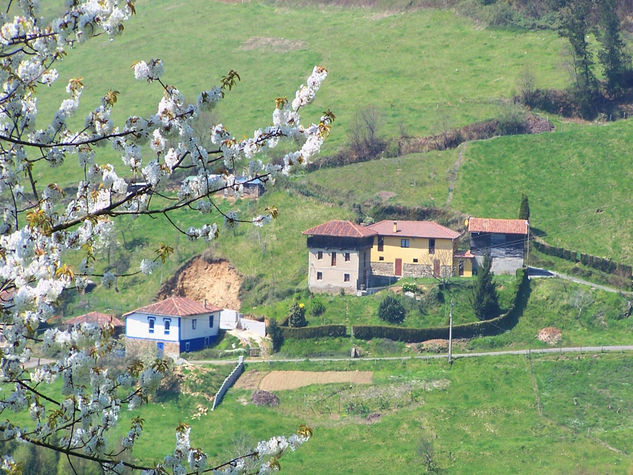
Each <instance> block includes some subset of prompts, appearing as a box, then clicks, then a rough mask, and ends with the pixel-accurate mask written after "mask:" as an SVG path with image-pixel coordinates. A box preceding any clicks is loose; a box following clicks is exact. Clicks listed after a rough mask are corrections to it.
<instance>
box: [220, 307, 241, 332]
mask: <svg viewBox="0 0 633 475" xmlns="http://www.w3.org/2000/svg"><path fill="white" fill-rule="evenodd" d="M239 317H240V314H239V313H238V311H237V310H230V309H228V308H225V309H223V310H221V311H220V330H234V329H235V327H236V326H237V322H238V319H239Z"/></svg>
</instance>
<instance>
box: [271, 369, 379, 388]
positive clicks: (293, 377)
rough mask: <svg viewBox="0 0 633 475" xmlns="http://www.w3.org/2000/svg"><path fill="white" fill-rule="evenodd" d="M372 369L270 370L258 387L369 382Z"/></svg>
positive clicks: (298, 386)
mask: <svg viewBox="0 0 633 475" xmlns="http://www.w3.org/2000/svg"><path fill="white" fill-rule="evenodd" d="M372 376H373V372H372V371H271V372H270V373H268V374H267V375H266V376H264V378H263V379H262V380H261V381H260V383H259V389H263V390H265V391H280V390H282V389H297V388H300V387H303V386H309V385H310V384H328V383H354V384H371V380H372Z"/></svg>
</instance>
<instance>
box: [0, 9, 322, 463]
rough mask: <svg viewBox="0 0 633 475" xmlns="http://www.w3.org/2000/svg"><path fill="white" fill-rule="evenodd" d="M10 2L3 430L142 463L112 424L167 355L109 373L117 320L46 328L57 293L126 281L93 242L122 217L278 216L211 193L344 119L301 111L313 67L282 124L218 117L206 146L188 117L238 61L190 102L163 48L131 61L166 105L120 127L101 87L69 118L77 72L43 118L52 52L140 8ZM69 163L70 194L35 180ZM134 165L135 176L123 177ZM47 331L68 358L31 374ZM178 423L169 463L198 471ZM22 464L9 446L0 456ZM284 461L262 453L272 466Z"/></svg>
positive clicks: (288, 168)
mask: <svg viewBox="0 0 633 475" xmlns="http://www.w3.org/2000/svg"><path fill="white" fill-rule="evenodd" d="M8 3H9V7H10V8H0V11H3V12H5V13H0V25H1V26H0V84H1V88H0V328H1V332H2V337H3V339H4V341H5V342H6V344H5V345H4V346H3V348H2V359H1V361H0V378H1V379H2V382H3V383H5V384H8V383H10V384H12V385H13V386H14V389H13V390H12V391H6V390H5V391H3V392H2V393H1V394H2V395H1V396H0V398H1V399H0V413H2V416H3V417H2V419H3V420H5V422H3V423H0V434H1V435H0V439H2V440H11V439H17V440H21V441H27V442H36V443H46V444H53V445H55V444H57V447H58V448H60V449H64V448H65V450H66V451H70V452H71V453H83V454H87V455H88V456H90V457H92V458H93V460H95V461H97V462H98V463H101V465H102V467H103V468H104V469H106V470H108V471H111V472H114V473H120V472H121V471H122V470H123V469H124V467H127V468H138V467H135V466H132V465H130V463H129V462H124V461H121V453H118V454H115V453H113V452H110V451H109V449H108V444H107V442H106V441H107V440H108V439H107V437H106V434H107V432H108V430H109V429H111V428H112V427H113V426H114V425H115V424H116V422H117V419H118V416H119V412H120V410H121V408H122V407H124V406H128V407H130V408H133V407H135V406H138V405H140V404H142V403H144V402H145V401H146V400H147V397H148V395H149V394H150V393H151V391H152V390H153V389H154V388H155V387H156V386H157V384H158V381H159V379H160V376H161V374H162V373H164V372H165V371H166V367H165V365H164V364H163V363H161V362H156V363H154V364H153V365H149V366H148V365H142V364H140V363H139V364H134V365H133V366H131V367H130V368H128V370H127V371H126V372H125V373H124V374H122V375H120V376H116V377H115V376H114V375H112V374H110V373H109V372H108V371H107V370H106V369H105V368H104V366H103V360H104V357H105V356H106V355H107V354H109V353H111V352H112V350H113V348H114V347H113V345H114V343H113V341H112V339H111V328H108V327H106V328H104V329H99V328H95V327H91V326H89V325H82V326H80V327H76V328H74V329H72V330H71V331H59V330H47V331H46V332H45V333H44V335H43V337H42V336H39V335H40V333H39V332H38V328H39V327H40V325H41V324H42V323H43V322H45V321H46V320H47V319H49V318H50V317H51V316H52V315H53V314H54V304H55V302H56V300H57V299H58V298H59V296H60V295H61V293H62V291H63V290H64V289H65V288H69V287H75V288H78V289H83V288H85V287H86V285H87V283H88V278H90V277H101V283H102V285H104V286H105V287H114V286H116V284H117V279H119V278H120V276H118V275H116V274H115V273H114V272H113V271H111V270H107V269H106V270H105V271H102V273H101V274H98V273H97V269H96V268H97V267H98V265H97V263H96V259H95V252H97V251H98V250H100V249H103V248H105V247H106V246H107V245H108V243H109V242H111V240H112V236H113V229H114V221H115V218H116V217H117V216H121V215H132V216H137V215H140V214H147V215H165V216H167V217H168V213H170V212H171V211H174V210H177V209H181V208H185V207H188V208H192V209H196V210H198V211H199V212H200V213H206V214H208V213H214V212H215V213H221V214H222V216H223V217H224V223H225V226H226V227H233V226H235V225H237V223H239V222H251V223H252V224H253V225H255V226H262V225H264V224H266V223H267V222H269V221H270V220H272V219H273V218H274V216H275V215H276V210H275V211H274V213H273V212H272V211H271V212H270V213H268V214H266V213H265V214H262V215H259V216H256V217H253V218H251V219H240V218H239V217H238V215H237V214H236V213H235V212H233V211H228V212H221V211H220V210H219V208H217V207H216V206H215V205H214V202H213V194H214V193H216V192H218V191H222V190H226V189H230V190H232V191H234V192H236V193H239V192H240V191H241V188H242V187H243V186H244V184H245V183H247V182H249V181H253V180H261V181H265V182H266V181H267V182H270V183H273V182H274V179H275V177H276V176H278V175H279V174H289V173H291V172H293V171H294V170H295V169H296V168H297V167H299V166H301V165H302V164H306V163H308V162H309V161H310V160H311V159H313V158H314V157H315V155H316V154H317V153H318V152H319V150H320V147H321V145H322V144H323V141H324V139H325V138H326V137H327V135H328V134H329V130H330V125H331V122H332V121H333V119H334V116H333V115H332V114H331V113H329V112H328V113H324V115H323V116H322V117H321V119H320V121H319V123H318V124H310V125H306V126H304V125H302V124H301V120H300V114H299V113H300V111H301V109H302V108H303V107H305V106H307V105H308V104H310V103H311V102H312V101H313V99H314V97H315V94H316V93H317V91H318V90H319V88H320V86H321V83H322V82H323V80H324V79H325V78H326V76H327V71H326V70H325V69H324V68H322V67H315V68H314V70H313V71H312V74H311V75H310V76H309V78H308V79H307V81H306V84H305V85H302V86H300V88H299V90H298V91H297V93H296V95H295V98H294V99H293V100H292V101H290V102H289V101H288V100H285V99H283V98H280V99H278V100H277V105H276V108H275V110H274V112H273V116H272V125H270V126H267V127H263V128H260V129H257V130H255V132H254V133H253V135H252V136H251V137H249V138H246V139H242V140H239V139H236V138H235V137H234V136H233V135H232V134H231V133H230V132H229V131H228V130H227V128H226V127H225V126H224V125H222V124H217V125H215V126H214V127H213V128H212V137H211V140H212V143H213V147H212V149H207V148H206V147H205V146H204V142H203V140H201V138H200V137H198V136H197V134H196V132H195V128H194V121H195V120H196V119H197V118H198V117H199V115H200V113H201V112H202V111H207V110H210V109H212V108H213V107H215V106H216V105H217V104H218V102H219V101H221V100H222V99H223V98H224V95H225V92H227V89H230V88H231V87H232V86H233V83H234V81H235V76H236V74H235V72H234V71H231V73H230V74H229V76H227V77H226V78H223V80H222V84H221V85H218V86H214V87H211V88H209V89H208V90H206V91H203V92H201V93H200V94H199V96H198V98H197V100H196V102H195V103H188V102H187V101H186V100H185V98H184V96H183V94H182V93H181V92H180V91H179V90H178V89H177V88H176V87H175V86H172V85H168V84H166V82H165V81H164V80H163V77H164V75H165V67H164V65H163V62H162V61H161V60H160V59H158V58H154V59H151V60H148V61H138V62H137V63H135V64H134V65H133V74H134V76H135V78H136V79H138V80H141V81H144V82H146V83H149V84H150V85H151V87H156V88H158V89H160V90H161V92H162V98H161V99H160V100H159V101H158V104H157V106H156V112H155V113H154V114H151V115H149V116H147V117H139V116H130V117H128V118H127V120H125V121H124V123H123V124H122V125H117V124H115V123H114V121H113V119H112V110H113V108H114V107H115V105H116V102H117V95H118V92H117V91H106V92H105V93H104V96H103V98H102V100H101V101H100V103H99V104H98V105H96V106H95V107H94V108H93V109H92V110H91V111H90V112H89V113H88V114H87V115H86V117H85V119H84V121H83V124H82V125H81V127H80V128H79V130H71V126H70V122H69V120H70V119H71V118H72V117H73V116H74V115H76V114H77V111H78V109H79V103H80V100H81V95H82V92H83V89H84V84H83V82H82V79H81V78H74V79H71V80H70V81H69V82H68V85H67V87H66V93H67V97H66V98H65V99H64V100H62V101H61V104H59V106H58V108H57V111H56V113H55V115H54V117H53V118H52V120H50V122H46V123H41V122H38V106H37V91H38V87H42V86H49V85H51V84H52V83H54V82H55V81H56V80H57V78H58V74H57V71H56V70H55V69H54V68H53V65H54V64H55V63H56V62H57V61H60V60H62V58H63V57H64V56H65V55H66V54H67V53H69V52H70V50H71V49H72V48H73V46H75V45H76V44H77V43H81V42H83V41H86V40H88V39H89V38H91V37H93V36H95V35H99V34H104V33H105V34H106V35H108V36H109V37H110V38H111V39H112V38H114V37H115V36H117V35H118V34H120V33H121V32H122V31H123V25H124V22H125V21H126V20H127V19H128V18H129V17H130V16H131V15H132V14H134V13H135V8H134V0H68V1H66V2H65V5H66V7H65V11H64V12H63V14H62V15H61V16H59V17H58V18H54V19H52V20H50V19H44V18H43V17H41V16H40V13H39V1H38V0H19V1H14V2H8ZM7 12H9V13H7ZM237 78H238V79H239V76H237ZM73 123H76V121H74V122H73ZM280 140H290V141H291V143H299V144H300V146H299V147H298V149H297V150H295V151H293V152H290V153H288V154H286V156H285V157H284V158H283V163H281V164H272V163H269V162H268V161H266V160H264V159H262V158H260V157H261V156H262V155H265V152H266V151H267V150H268V149H271V148H273V147H275V146H277V144H278V143H279V142H280ZM105 146H108V147H112V148H113V149H114V150H115V151H116V152H117V153H118V154H119V155H120V157H121V163H119V164H118V167H121V168H119V169H118V171H117V166H115V165H114V164H105V165H104V164H100V163H98V161H97V160H96V158H97V151H98V149H99V148H101V147H105ZM70 157H72V160H70V161H68V160H67V159H69V158H70ZM66 162H68V163H69V164H73V166H77V167H79V168H78V169H79V170H80V171H81V176H82V179H81V180H80V181H79V182H78V183H77V185H76V187H74V188H73V189H72V190H71V191H69V190H68V189H66V190H62V189H61V187H60V186H58V185H57V184H55V183H43V182H42V183H40V182H39V181H37V180H35V178H34V176H35V175H34V171H33V170H37V169H38V168H39V167H46V166H50V167H58V166H60V165H62V164H64V163H66ZM218 165H221V166H222V167H223V169H224V171H223V173H221V174H216V173H215V170H217V169H218ZM185 169H186V170H188V175H189V176H187V177H186V178H185V179H183V180H181V181H180V183H179V186H178V189H177V191H175V192H174V191H173V190H172V189H171V188H169V189H168V188H167V187H166V182H167V180H168V179H170V178H171V179H173V176H174V174H175V172H177V171H179V170H185ZM130 176H131V177H134V178H132V179H130V178H127V179H126V178H124V177H130ZM178 176H181V175H178ZM237 176H239V177H240V179H239V180H238V179H237V178H236V177H237ZM244 177H245V178H244ZM157 193H159V194H162V195H165V194H169V195H170V196H169V197H170V199H171V200H172V201H171V202H170V204H169V205H164V204H162V205H156V204H154V203H155V202H156V201H157V200H154V201H152V196H154V195H155V194H157ZM162 203H164V201H163V202H162ZM160 206H163V207H160ZM172 224H173V222H172ZM174 225H175V224H174ZM179 230H180V229H179ZM181 231H182V232H183V233H184V234H186V235H187V236H188V237H189V238H190V239H206V240H212V239H215V238H216V237H217V236H218V233H219V230H218V226H217V225H216V224H214V223H209V224H204V225H203V226H201V227H199V228H196V227H191V228H188V229H186V230H181ZM69 252H73V253H75V255H77V254H80V255H81V256H83V259H82V260H81V263H80V264H79V266H78V267H77V268H73V267H72V266H70V265H69V264H68V263H67V256H68V253H69ZM159 261H160V259H159V258H156V259H153V260H152V259H143V260H142V261H141V262H140V263H139V268H138V269H139V270H138V272H139V273H143V274H151V273H152V272H153V271H154V270H155V268H156V266H157V265H159ZM38 339H42V340H43V346H44V348H45V349H50V350H52V349H55V350H56V351H58V352H59V354H61V356H60V357H59V359H58V360H57V361H55V362H54V363H52V364H49V365H43V366H40V367H38V368H37V369H34V370H32V371H27V370H25V369H24V364H25V363H26V362H28V360H29V359H30V357H31V344H32V343H33V342H34V341H37V340H38ZM78 372H82V373H84V374H87V375H88V379H89V384H85V379H84V380H83V381H81V382H80V381H78V380H77V374H78ZM57 378H60V379H61V380H62V382H63V387H62V391H61V394H60V395H58V396H56V397H52V396H46V395H45V394H44V392H42V391H40V388H41V387H42V385H46V384H50V383H52V382H54V381H55V380H56V379H57ZM5 387H6V386H5ZM22 410H28V411H29V414H30V416H31V419H32V420H33V422H34V424H35V426H34V427H33V425H28V426H26V425H25V426H24V427H22V426H19V425H15V424H13V423H11V422H10V413H11V412H12V411H13V412H16V411H22ZM141 433H142V422H141V421H138V420H135V421H134V422H133V423H132V425H131V427H130V430H129V432H128V433H127V434H126V435H125V436H124V437H123V439H122V440H121V447H122V448H123V450H124V451H125V450H130V449H131V447H132V446H133V444H134V442H135V441H136V440H137V438H138V437H140V436H141ZM177 433H178V443H177V448H176V451H175V452H174V454H172V455H169V456H168V457H166V458H165V459H164V460H163V461H162V462H161V467H162V469H166V470H169V471H171V472H173V473H183V470H185V468H184V467H187V470H193V471H198V470H202V469H203V468H204V467H206V466H207V463H208V462H207V457H206V455H205V454H204V453H203V452H202V451H201V450H200V449H192V448H191V447H190V446H189V432H188V429H182V430H181V429H179V430H178V432H177ZM304 439H306V440H307V436H305V435H301V436H293V437H290V438H288V439H285V438H274V439H271V440H270V441H268V442H266V443H262V444H260V446H258V447H257V450H256V453H257V454H258V456H263V455H266V456H267V457H273V458H274V457H277V456H279V455H281V454H282V453H283V452H284V451H286V450H287V449H288V448H290V449H291V450H294V448H295V447H296V446H298V445H299V444H300V443H302V442H304V441H305V440H304ZM13 463H14V462H13V461H12V459H11V458H10V457H5V458H4V459H3V462H2V466H3V467H5V466H6V467H10V466H11V465H12V464H13ZM266 464H268V465H266ZM240 467H241V465H240V462H239V461H236V462H235V463H234V464H231V465H230V466H227V467H224V468H222V470H225V472H226V473H233V472H231V471H238V472H239V471H240V470H242V469H241V468H240ZM266 467H268V468H266ZM274 467H275V464H274V463H272V464H271V463H269V462H266V463H264V465H262V471H264V472H265V471H266V470H270V469H273V468H274ZM150 470H153V469H150ZM161 473H162V472H161Z"/></svg>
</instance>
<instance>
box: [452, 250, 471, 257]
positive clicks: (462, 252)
mask: <svg viewBox="0 0 633 475" xmlns="http://www.w3.org/2000/svg"><path fill="white" fill-rule="evenodd" d="M455 257H463V258H466V259H474V258H475V255H474V254H473V253H472V252H470V249H468V250H467V251H466V252H464V251H457V252H456V253H455Z"/></svg>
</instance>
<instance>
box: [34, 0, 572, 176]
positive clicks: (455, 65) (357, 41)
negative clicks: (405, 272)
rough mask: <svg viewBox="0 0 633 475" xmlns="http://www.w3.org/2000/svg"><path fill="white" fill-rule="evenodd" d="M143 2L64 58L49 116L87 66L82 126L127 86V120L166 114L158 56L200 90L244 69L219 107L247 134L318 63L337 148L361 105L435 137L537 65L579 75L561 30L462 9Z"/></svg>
mask: <svg viewBox="0 0 633 475" xmlns="http://www.w3.org/2000/svg"><path fill="white" fill-rule="evenodd" d="M137 11H138V15H136V16H135V17H133V18H132V20H130V21H129V22H128V23H127V24H126V26H125V33H124V34H123V35H122V36H121V37H119V38H116V40H115V41H113V42H110V41H108V40H107V39H106V38H96V39H95V40H93V41H89V42H87V43H85V44H82V45H79V46H78V47H77V48H76V50H74V51H72V54H69V55H68V57H67V58H65V59H64V61H63V62H61V63H59V65H56V66H58V69H59V72H60V79H59V80H58V81H57V83H56V84H55V85H54V86H53V87H52V88H51V89H50V90H46V91H43V92H42V94H41V98H40V101H39V103H38V107H39V109H40V111H41V112H40V114H41V115H40V118H41V119H42V120H43V119H44V118H46V117H52V115H53V113H54V111H55V109H56V107H57V106H56V105H57V104H59V103H60V102H61V100H62V99H64V98H65V94H66V93H65V91H64V88H65V85H66V82H67V80H68V79H69V78H71V77H77V76H81V77H82V78H83V82H84V84H85V90H84V94H83V96H82V101H81V108H80V112H79V113H78V114H77V120H76V122H77V124H78V125H79V124H81V123H82V121H83V117H84V116H85V114H86V113H87V112H88V111H90V110H91V109H92V108H94V107H96V106H97V105H98V104H99V100H100V98H101V97H102V96H103V94H105V92H106V91H108V90H110V89H112V90H117V91H119V92H120V95H119V99H118V102H117V105H116V107H115V112H114V118H115V122H116V123H122V122H123V121H124V120H125V118H126V117H127V115H129V114H151V113H154V112H155V110H156V104H157V103H158V101H159V100H160V98H161V95H162V91H161V88H160V86H159V85H158V84H146V83H143V82H139V81H135V80H134V77H133V72H132V70H131V69H130V65H131V64H132V63H134V62H135V61H137V60H140V59H149V58H154V57H160V58H162V59H163V61H164V63H165V76H164V80H165V82H166V83H168V84H172V85H175V86H176V87H178V88H179V89H180V90H181V91H183V93H185V95H186V96H187V97H189V98H191V100H195V95H196V94H197V93H198V92H199V91H201V90H204V89H208V88H209V87H211V86H213V85H216V84H218V83H219V80H220V78H221V76H222V75H224V74H226V73H227V72H228V71H229V70H230V69H235V70H237V71H238V73H239V74H240V76H241V78H242V80H241V82H240V83H239V84H238V85H237V87H236V88H235V89H234V90H233V91H231V92H230V94H228V96H227V98H226V99H225V101H224V102H223V103H222V104H221V105H220V106H219V107H218V109H217V113H216V118H217V119H218V120H220V121H222V122H223V123H224V124H225V125H226V126H227V127H228V128H229V130H231V131H233V133H234V134H235V135H236V136H237V137H241V136H242V135H245V134H250V133H251V132H252V130H253V129H254V128H257V127H262V126H266V125H268V124H269V123H270V122H271V113H272V110H273V107H274V99H275V98H276V97H279V96H293V95H294V92H295V91H296V89H297V87H298V86H299V84H301V82H302V81H304V80H305V78H306V77H307V76H308V74H309V73H310V72H311V70H312V67H313V66H314V65H315V64H320V65H324V66H326V67H327V68H328V69H329V71H330V76H329V78H328V79H327V81H326V82H325V83H324V86H323V88H322V90H321V91H320V92H319V94H318V96H317V100H316V103H315V105H314V106H313V107H312V108H310V110H309V111H307V114H308V115H307V119H309V120H315V119H316V118H318V116H319V115H320V112H321V111H322V110H325V109H327V108H331V109H332V111H334V113H335V114H336V116H337V121H336V124H335V128H334V129H333V133H332V136H331V137H330V140H329V142H328V144H327V145H326V148H325V152H326V153H331V152H332V151H334V150H336V149H337V148H338V147H341V146H342V145H344V144H345V143H346V141H347V134H348V131H349V130H350V122H351V120H352V118H353V116H354V114H355V113H356V111H358V110H359V109H362V108H364V107H366V106H369V105H373V106H376V107H378V108H379V109H380V110H381V112H382V116H383V121H384V127H383V131H384V133H385V134H386V135H388V136H396V135H398V134H400V133H401V132H406V133H408V134H411V135H428V134H431V133H437V132H440V131H442V130H443V129H445V128H446V127H456V126H461V125H465V124H469V123H471V122H475V121H479V120H483V119H487V118H491V117H495V116H496V115H498V113H499V111H500V110H501V108H502V104H501V102H500V101H501V100H502V99H504V98H507V97H509V96H511V94H512V93H513V91H514V90H515V89H516V84H517V81H518V78H519V77H520V76H521V74H522V72H523V71H524V70H525V68H527V67H529V68H530V69H531V70H532V71H533V72H534V74H535V76H536V78H537V82H538V84H539V85H543V86H550V87H563V86H565V85H566V84H567V82H568V77H567V74H566V72H564V69H563V68H561V67H560V65H561V63H562V62H563V61H564V59H563V58H562V57H561V52H562V51H563V49H564V44H563V42H562V40H560V39H559V38H558V37H557V36H556V35H555V34H554V33H552V32H547V31H537V32H527V31H525V32H514V31H513V32H509V31H501V30H499V31H497V30H494V31H493V30H487V29H482V28H481V27H479V26H477V25H475V24H474V23H473V22H472V21H471V20H469V19H465V18H461V17H457V16H456V15H455V14H454V13H453V12H450V11H442V10H435V9H421V10H414V11H410V12H407V13H395V12H385V11H381V10H374V9H367V8H358V7H354V8H343V7H338V6H334V5H329V6H327V7H325V6H324V7H319V6H294V7H292V8H290V7H283V6H279V5H275V4H268V3H259V2H247V3H223V2H210V1H206V0H194V1H189V2H173V1H168V0H153V1H152V2H149V1H148V0H141V1H138V2H137ZM209 125H210V124H209ZM103 152H104V153H103V155H102V157H103V158H104V159H108V160H117V163H118V157H117V156H116V155H115V154H114V153H111V152H110V151H105V150H104V151H103ZM71 161H72V160H71ZM71 165H74V163H72V164H70V163H69V164H67V165H64V166H63V167H61V168H59V169H53V170H48V171H47V172H46V173H45V174H42V175H41V179H42V180H47V181H55V182H58V183H59V184H68V183H69V182H71V180H72V179H73V177H77V176H79V170H78V169H77V168H76V167H73V166H71Z"/></svg>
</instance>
